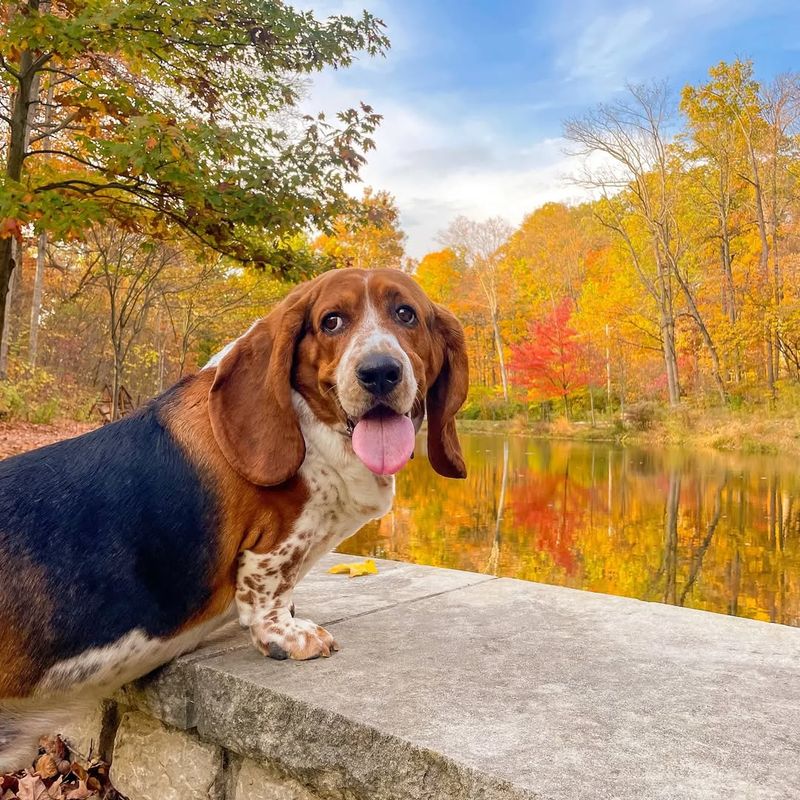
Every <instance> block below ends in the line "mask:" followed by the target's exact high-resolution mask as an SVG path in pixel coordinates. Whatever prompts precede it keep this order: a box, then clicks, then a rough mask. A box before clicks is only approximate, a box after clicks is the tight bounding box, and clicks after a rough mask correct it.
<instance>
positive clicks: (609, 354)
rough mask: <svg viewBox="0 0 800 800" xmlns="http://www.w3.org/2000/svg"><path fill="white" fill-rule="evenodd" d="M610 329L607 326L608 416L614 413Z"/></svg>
mask: <svg viewBox="0 0 800 800" xmlns="http://www.w3.org/2000/svg"><path fill="white" fill-rule="evenodd" d="M609 336H610V329H609V326H608V325H606V394H607V395H608V416H609V417H610V416H611V413H612V410H613V409H612V404H611V343H610V341H609Z"/></svg>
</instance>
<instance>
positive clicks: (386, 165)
mask: <svg viewBox="0 0 800 800" xmlns="http://www.w3.org/2000/svg"><path fill="white" fill-rule="evenodd" d="M360 100H365V101H366V102H369V103H371V104H373V105H374V106H375V107H376V109H377V110H378V111H379V112H380V113H381V114H383V123H382V124H381V126H380V128H379V130H378V132H377V134H376V136H375V140H376V144H377V149H376V150H375V151H372V152H371V153H370V154H369V155H368V163H367V166H366V167H365V168H364V170H363V173H362V177H363V180H364V185H369V186H373V187H375V188H377V189H386V190H387V191H389V192H391V193H392V194H393V195H394V196H395V197H396V199H397V203H398V206H399V208H400V212H401V217H402V224H403V228H404V230H405V231H406V233H407V234H408V244H407V250H408V253H409V255H411V256H413V257H415V258H419V257H421V256H422V255H424V254H425V253H426V252H428V251H430V250H432V249H437V248H438V247H439V245H438V243H437V241H436V237H437V234H438V233H439V232H440V231H441V230H443V229H444V228H445V227H447V225H448V223H449V222H450V221H451V220H452V219H453V218H454V217H456V216H458V215H459V214H464V215H466V216H468V217H472V218H474V219H484V218H486V217H491V216H502V217H505V218H506V219H507V220H508V221H509V222H511V223H512V224H518V223H519V222H521V221H522V218H523V216H524V215H525V214H527V213H530V212H531V211H533V210H534V209H535V208H536V207H537V206H539V205H541V204H542V203H545V202H548V201H550V200H565V201H566V200H576V199H581V198H582V197H585V196H586V193H585V191H584V190H582V189H579V188H578V187H576V186H574V185H572V184H571V183H569V181H567V180H566V179H565V175H566V173H568V172H569V171H570V170H571V169H572V167H573V166H574V165H573V162H572V161H571V160H570V159H568V157H566V156H565V155H564V154H563V152H562V150H563V146H564V143H563V141H562V140H560V139H542V140H541V141H532V142H530V143H527V144H526V145H525V146H524V147H522V146H520V145H519V144H518V143H514V142H512V141H509V140H508V139H507V137H506V136H504V135H503V133H502V131H501V130H500V129H499V128H496V127H495V126H493V125H492V124H489V123H487V122H486V121H485V120H482V119H481V118H480V117H477V116H470V115H469V114H468V113H465V112H463V111H462V110H461V109H460V108H459V104H458V102H457V100H456V99H454V98H446V97H444V98H439V102H438V103H432V104H430V105H432V106H434V108H435V109H436V110H435V111H434V110H432V109H431V108H430V107H427V108H425V109H423V108H421V107H414V106H411V105H409V104H406V103H401V102H398V101H397V100H393V99H391V98H389V97H387V96H382V97H372V96H370V94H369V93H368V92H366V91H364V90H363V89H360V88H357V87H348V86H344V85H343V84H342V83H341V81H340V80H339V78H338V76H337V75H336V74H335V73H325V74H323V75H321V76H319V78H317V79H316V80H315V81H314V86H313V89H312V92H311V96H310V97H309V98H308V100H307V106H308V108H309V109H316V110H319V109H320V108H323V109H324V110H325V111H326V112H330V111H333V110H335V109H340V108H345V107H349V106H352V105H354V104H355V103H357V102H359V101H360ZM499 124H500V125H502V120H499ZM354 191H355V192H356V193H360V191H361V189H360V187H354Z"/></svg>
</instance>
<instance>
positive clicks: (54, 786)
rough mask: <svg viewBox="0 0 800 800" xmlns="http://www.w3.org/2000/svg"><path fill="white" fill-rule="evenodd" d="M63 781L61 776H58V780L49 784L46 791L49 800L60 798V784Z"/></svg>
mask: <svg viewBox="0 0 800 800" xmlns="http://www.w3.org/2000/svg"><path fill="white" fill-rule="evenodd" d="M63 780H64V776H63V775H59V776H58V778H57V779H56V780H55V781H54V782H53V783H51V784H50V788H49V789H48V790H47V796H48V797H49V798H51V800H59V798H60V797H61V784H62V782H63Z"/></svg>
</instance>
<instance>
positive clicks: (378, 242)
mask: <svg viewBox="0 0 800 800" xmlns="http://www.w3.org/2000/svg"><path fill="white" fill-rule="evenodd" d="M405 242H406V235H405V233H403V231H402V229H401V228H400V211H399V209H398V208H397V203H396V201H395V199H394V197H392V195H391V194H389V192H384V191H378V192H375V191H373V190H372V189H371V188H369V187H367V188H366V189H365V190H364V195H363V197H362V198H361V201H360V202H359V203H357V204H354V205H353V208H352V209H351V210H350V211H349V212H348V213H346V214H342V215H340V216H338V217H337V218H336V219H335V220H334V221H333V224H332V225H331V230H330V233H328V234H322V235H320V236H319V237H318V239H317V241H316V242H315V247H316V248H317V249H319V250H320V251H321V252H322V253H324V254H325V255H327V256H328V257H330V258H331V259H333V261H334V262H335V263H337V264H338V265H340V266H343V267H357V268H359V269H402V268H403V266H404V258H405Z"/></svg>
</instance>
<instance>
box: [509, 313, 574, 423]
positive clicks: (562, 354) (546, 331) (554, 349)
mask: <svg viewBox="0 0 800 800" xmlns="http://www.w3.org/2000/svg"><path fill="white" fill-rule="evenodd" d="M572 310H573V306H572V301H571V300H570V298H568V297H565V298H564V299H563V300H562V301H561V302H560V303H559V304H558V305H556V306H555V307H554V308H553V310H552V311H551V312H550V313H549V314H548V315H547V316H545V317H544V318H543V319H540V320H535V321H534V322H532V323H531V326H530V338H529V340H528V341H527V342H524V343H522V344H519V345H516V346H515V347H513V348H512V350H511V368H512V370H513V371H514V375H515V376H516V378H517V380H518V381H519V382H520V383H522V384H523V385H524V386H527V387H528V388H529V389H533V390H534V391H535V392H536V394H537V396H538V397H539V398H540V399H542V400H552V399H555V398H561V399H562V400H563V401H564V410H565V412H566V414H567V418H569V416H570V408H569V396H570V395H571V394H573V393H574V392H575V391H577V390H578V389H584V388H586V387H587V386H588V384H589V378H590V365H589V361H590V352H589V347H588V346H587V345H586V344H584V343H583V342H582V341H581V339H580V335H579V334H578V332H577V331H576V330H575V328H573V327H572V325H570V318H571V316H572Z"/></svg>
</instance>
